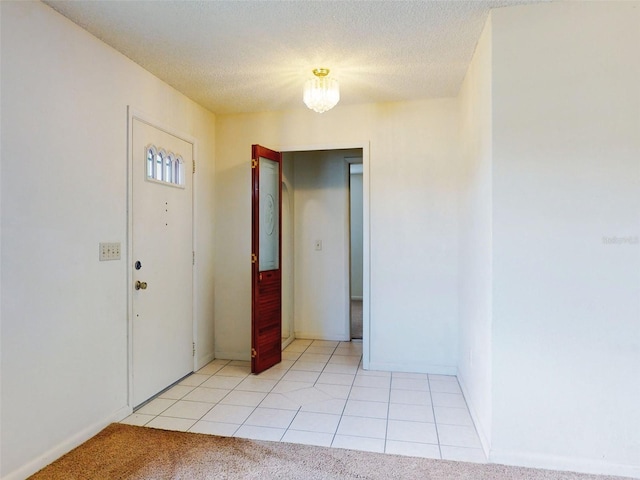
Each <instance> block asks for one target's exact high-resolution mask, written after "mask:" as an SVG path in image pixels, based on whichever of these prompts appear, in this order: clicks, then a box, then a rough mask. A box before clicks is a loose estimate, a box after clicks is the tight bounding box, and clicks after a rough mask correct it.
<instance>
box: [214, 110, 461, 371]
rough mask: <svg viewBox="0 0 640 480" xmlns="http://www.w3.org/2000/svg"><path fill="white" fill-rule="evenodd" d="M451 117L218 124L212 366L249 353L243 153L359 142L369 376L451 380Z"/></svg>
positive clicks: (381, 114) (249, 117)
mask: <svg viewBox="0 0 640 480" xmlns="http://www.w3.org/2000/svg"><path fill="white" fill-rule="evenodd" d="M457 116H458V112H457V101H456V100H455V99H439V100H427V101H416V102H407V103H390V104H380V105H360V106H340V105H338V107H336V108H335V109H333V110H331V111H329V112H326V113H324V114H322V115H318V114H317V113H314V112H311V111H307V110H297V111H290V112H268V113H256V114H238V115H218V116H217V117H216V138H217V142H216V232H217V233H216V245H217V248H216V257H215V262H216V271H218V272H224V275H220V276H218V278H217V280H216V287H215V296H216V310H215V317H216V356H218V357H220V358H238V359H247V358H248V355H249V350H250V343H251V337H250V328H251V282H250V273H251V272H250V268H249V263H248V262H249V258H250V254H251V239H250V231H251V230H250V228H251V224H250V220H251V203H250V198H251V195H250V194H251V188H250V179H251V168H250V156H251V144H253V143H259V144H262V145H264V146H267V147H270V148H276V149H277V148H279V147H295V146H301V147H303V146H318V145H327V146H332V147H333V146H335V145H351V146H357V145H362V144H363V142H369V145H370V151H371V155H370V159H369V175H370V185H369V187H370V192H369V197H368V199H367V200H368V201H369V205H370V209H371V215H370V218H369V220H370V239H371V254H370V265H371V325H370V345H371V351H370V362H371V363H370V366H371V368H377V369H394V370H404V371H431V372H441V373H455V371H456V363H457V336H458V332H457V322H458V299H457V275H458V271H457V269H458V266H457V256H458V246H457V182H458V178H457V175H458V171H457V169H458V165H457V161H456V160H457V156H456V154H455V153H454V151H455V148H454V146H455V144H456V142H457V135H458V131H457V130H458V127H457ZM303 149H304V148H299V149H298V150H303ZM294 150H295V148H294ZM401 253H402V254H401ZM416 278H419V279H420V281H419V282H416V281H415V279H416Z"/></svg>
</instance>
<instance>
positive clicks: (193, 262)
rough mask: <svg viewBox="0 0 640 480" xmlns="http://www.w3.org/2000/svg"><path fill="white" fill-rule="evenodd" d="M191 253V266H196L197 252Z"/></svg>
mask: <svg viewBox="0 0 640 480" xmlns="http://www.w3.org/2000/svg"><path fill="white" fill-rule="evenodd" d="M191 253H192V257H191V265H195V264H196V252H195V250H192V251H191Z"/></svg>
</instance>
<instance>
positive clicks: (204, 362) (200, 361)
mask: <svg viewBox="0 0 640 480" xmlns="http://www.w3.org/2000/svg"><path fill="white" fill-rule="evenodd" d="M215 358H216V354H215V353H214V352H211V353H209V354H208V355H204V356H203V357H198V358H197V359H196V363H195V365H194V366H193V368H194V371H197V370H200V369H201V368H202V367H204V366H205V365H207V364H208V363H209V362H211V361H213V360H215Z"/></svg>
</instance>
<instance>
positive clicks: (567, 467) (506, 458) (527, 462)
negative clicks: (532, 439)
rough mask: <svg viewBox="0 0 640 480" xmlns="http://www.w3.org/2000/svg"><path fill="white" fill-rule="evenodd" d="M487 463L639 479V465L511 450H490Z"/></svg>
mask: <svg viewBox="0 0 640 480" xmlns="http://www.w3.org/2000/svg"><path fill="white" fill-rule="evenodd" d="M489 462H490V463H499V464H503V465H514V466H518V467H530V468H542V469H545V470H564V471H571V472H578V473H590V474H594V475H617V476H622V477H631V478H640V465H621V464H617V463H609V462H602V461H599V460H591V459H586V458H576V457H563V456H555V455H541V454H535V453H527V452H517V451H513V450H495V449H492V450H491V451H490V454H489Z"/></svg>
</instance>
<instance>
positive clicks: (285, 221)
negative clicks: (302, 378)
mask: <svg viewBox="0 0 640 480" xmlns="http://www.w3.org/2000/svg"><path fill="white" fill-rule="evenodd" d="M294 172H295V165H294V162H293V153H283V154H282V259H281V260H282V340H283V347H284V346H286V345H285V343H286V344H288V343H291V341H292V340H293V339H294V338H295V332H294V319H293V314H294V293H295V278H294V265H295V236H294V235H295V225H294V213H295V198H294V191H295V186H294V180H295V178H294Z"/></svg>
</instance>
